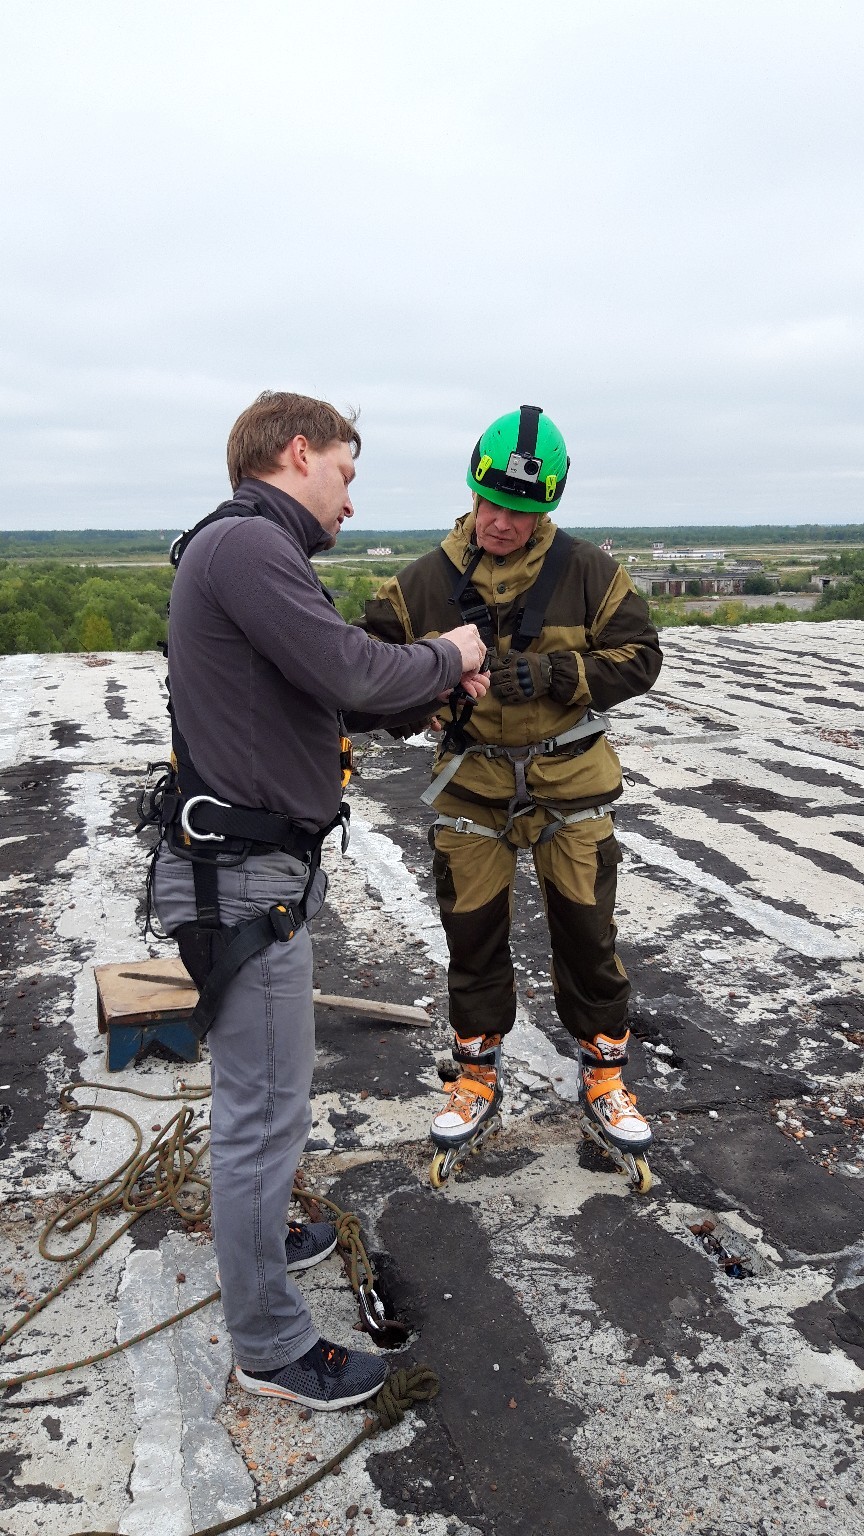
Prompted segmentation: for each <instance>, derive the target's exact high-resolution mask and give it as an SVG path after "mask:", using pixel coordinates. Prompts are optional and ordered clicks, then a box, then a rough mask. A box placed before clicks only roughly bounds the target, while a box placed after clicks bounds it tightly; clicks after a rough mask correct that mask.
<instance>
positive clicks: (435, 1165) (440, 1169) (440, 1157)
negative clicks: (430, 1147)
mask: <svg viewBox="0 0 864 1536" xmlns="http://www.w3.org/2000/svg"><path fill="white" fill-rule="evenodd" d="M446 1156H447V1153H446V1152H436V1153H435V1156H434V1157H433V1159H432V1161H431V1163H430V1164H429V1183H430V1184H431V1185H432V1188H433V1189H441V1188H442V1186H443V1185H444V1184H445V1183H446V1182H447V1179H446V1175H445V1173H444V1159H445V1158H446Z"/></svg>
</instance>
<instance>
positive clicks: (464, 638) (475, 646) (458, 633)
mask: <svg viewBox="0 0 864 1536" xmlns="http://www.w3.org/2000/svg"><path fill="white" fill-rule="evenodd" d="M438 638H439V639H440V640H449V641H450V644H451V645H455V647H456V649H457V651H458V652H459V655H460V656H461V657H462V674H463V675H462V686H463V688H464V687H465V676H466V674H467V676H468V677H469V678H473V677H474V676H475V675H477V674H479V672H480V668H481V667H482V665H483V662H484V661H485V659H486V646H485V645H484V643H483V641H482V640H481V639H480V631H479V630H478V628H477V625H476V624H460V626H459V628H458V629H448V630H447V633H446V634H444V635H439V637H438ZM466 692H467V690H466ZM485 692H486V689H485V688H484V689H483V693H485Z"/></svg>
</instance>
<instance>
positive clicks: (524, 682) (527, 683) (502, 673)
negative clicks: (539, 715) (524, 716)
mask: <svg viewBox="0 0 864 1536" xmlns="http://www.w3.org/2000/svg"><path fill="white" fill-rule="evenodd" d="M489 671H490V673H491V682H490V685H489V686H490V687H491V689H492V692H493V693H494V695H495V697H496V699H500V700H501V703H502V704H525V703H526V702H527V700H528V699H539V698H542V696H543V694H544V693H548V692H549V689H550V687H551V685H552V663H551V661H550V659H549V657H548V656H539V655H538V654H537V653H536V652H535V651H530V652H525V651H523V652H519V651H511V652H510V653H509V655H508V656H506V657H505V658H504V659H503V661H502V659H501V657H500V656H494V655H493V656H492V658H491V664H490V668H489Z"/></svg>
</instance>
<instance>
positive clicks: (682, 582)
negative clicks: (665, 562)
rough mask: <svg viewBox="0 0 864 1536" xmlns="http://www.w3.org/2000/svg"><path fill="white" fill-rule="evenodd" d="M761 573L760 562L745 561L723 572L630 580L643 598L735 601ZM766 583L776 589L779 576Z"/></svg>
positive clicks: (651, 574)
mask: <svg viewBox="0 0 864 1536" xmlns="http://www.w3.org/2000/svg"><path fill="white" fill-rule="evenodd" d="M669 558H671V552H670V556H669ZM763 570H764V567H763V565H762V562H761V561H759V560H747V561H746V562H745V561H742V562H740V564H736V565H728V566H727V567H726V569H725V570H724V571H710V570H709V571H699V572H698V574H697V573H695V572H694V573H693V574H692V575H688V574H687V573H686V572H684V571H669V570H666V571H631V572H630V578H631V580H632V582H633V585H634V587H635V588H636V590H637V592H642V593H644V595H645V596H646V597H735V596H740V594H741V593H742V592H743V591H744V583H745V581H747V579H748V578H749V577H750V576H756V575H758V574H760V573H761V572H762V571H763ZM768 580H769V581H771V582H775V583H777V584H778V585H779V582H780V578H779V576H769V577H768ZM694 588H698V591H694V590H693V589H694ZM688 589H689V590H688Z"/></svg>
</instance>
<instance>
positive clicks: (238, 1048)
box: [153, 847, 327, 1371]
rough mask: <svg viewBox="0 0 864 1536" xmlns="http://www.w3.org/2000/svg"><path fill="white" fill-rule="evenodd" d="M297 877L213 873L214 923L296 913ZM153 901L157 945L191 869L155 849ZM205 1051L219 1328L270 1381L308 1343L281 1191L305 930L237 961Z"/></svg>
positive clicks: (289, 1145) (308, 1030) (305, 1070)
mask: <svg viewBox="0 0 864 1536" xmlns="http://www.w3.org/2000/svg"><path fill="white" fill-rule="evenodd" d="M307 876H308V869H307V868H306V866H305V865H304V864H302V863H301V862H300V861H299V860H298V859H294V858H291V857H290V856H289V855H288V854H285V853H274V854H267V855H265V856H262V857H258V858H250V859H247V860H246V862H245V864H240V865H237V866H236V867H234V868H229V869H220V870H219V908H220V913H221V917H222V922H223V923H228V924H234V923H240V922H245V921H248V920H249V919H250V918H254V917H259V916H260V915H261V914H262V913H264V912H266V911H267V910H268V909H269V908H270V907H271V906H273V904H274V903H275V902H277V901H282V900H286V899H287V900H288V901H291V902H295V901H299V899H300V898H301V896H302V894H303V890H304V887H305V885H306V879H307ZM326 889H327V881H326V877H325V875H324V874H323V872H322V871H319V872H318V874H317V875H316V877H315V882H314V884H313V887H312V890H311V892H310V895H309V898H308V902H307V912H308V915H309V916H310V917H314V916H315V913H316V912H317V911H319V910H320V908H321V906H322V904H323V901H324V895H325V892H326ZM153 896H154V904H155V907H156V912H157V914H158V916H159V921H160V922H161V924H162V926H163V928H164V929H165V931H166V933H172V932H173V931H174V929H176V928H178V927H179V926H180V924H181V923H186V922H194V920H195V896H194V890H193V884H192V866H191V865H190V864H189V863H188V862H187V861H186V860H185V859H180V858H177V856H176V855H175V854H172V853H170V852H169V851H168V850H167V849H166V848H164V847H163V848H162V850H161V852H160V856H159V858H158V860H157V862H156V868H155V873H154V882H153ZM207 1042H208V1044H209V1047H210V1059H211V1071H212V1089H213V1099H212V1109H211V1143H210V1166H211V1181H212V1196H213V1240H214V1244H215V1247H216V1257H217V1261H218V1264H219V1278H220V1283H221V1287H222V1305H223V1309H224V1312H225V1321H226V1323H227V1325H228V1331H229V1333H230V1334H231V1340H232V1343H233V1345H234V1353H235V1356H236V1359H237V1363H238V1365H240V1366H241V1367H242V1368H244V1369H246V1370H251V1371H261V1370H265V1371H266V1370H275V1369H276V1368H277V1367H279V1366H283V1365H287V1364H288V1363H289V1362H290V1361H292V1360H297V1359H299V1357H300V1356H301V1355H303V1354H305V1353H306V1351H307V1349H311V1347H312V1345H313V1344H314V1343H315V1342H316V1340H317V1338H318V1329H317V1328H316V1327H315V1325H314V1324H313V1322H312V1316H311V1314H310V1311H309V1308H308V1306H307V1305H306V1302H305V1301H304V1299H303V1297H302V1295H301V1294H300V1292H299V1291H298V1289H297V1287H296V1285H294V1284H293V1282H292V1281H291V1280H290V1279H289V1277H288V1273H287V1270H286V1267H285V1223H286V1220H287V1216H288V1208H289V1205H290V1203H291V1186H292V1184H293V1182H294V1173H295V1170H296V1168H297V1164H298V1162H299V1159H300V1154H301V1153H302V1151H303V1147H304V1146H305V1144H306V1138H307V1137H308V1135H309V1130H310V1127H311V1124H312V1110H311V1106H310V1103H309V1090H310V1087H311V1083H312V1069H313V1066H314V1063H315V1018H314V1013H313V1009H312V942H311V940H310V938H309V932H308V929H307V928H305V927H304V928H301V929H300V930H299V931H298V932H297V933H296V934H295V936H294V938H293V939H290V940H289V941H288V943H287V944H272V945H271V946H270V947H269V949H265V950H262V952H261V953H260V954H258V955H253V956H252V958H251V959H250V960H247V961H246V964H245V965H244V966H242V967H241V969H240V970H239V971H238V973H237V975H236V976H235V977H234V978H233V980H232V981H231V982H230V983H229V985H228V988H227V990H226V992H225V995H224V999H223V1001H222V1003H221V1005H220V1007H219V1011H218V1013H217V1015H216V1018H215V1020H214V1022H213V1025H212V1027H211V1029H210V1033H209V1034H208V1036H207Z"/></svg>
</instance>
